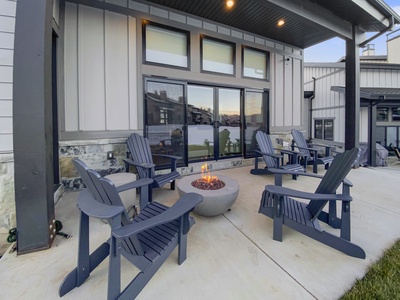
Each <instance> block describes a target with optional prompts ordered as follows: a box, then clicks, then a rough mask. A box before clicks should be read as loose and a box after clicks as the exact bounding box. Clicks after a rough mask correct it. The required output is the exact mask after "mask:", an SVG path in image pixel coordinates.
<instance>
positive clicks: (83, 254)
mask: <svg viewBox="0 0 400 300" xmlns="http://www.w3.org/2000/svg"><path fill="white" fill-rule="evenodd" d="M109 252H110V248H109V244H108V243H106V242H105V243H103V244H101V245H100V246H99V247H98V248H97V249H96V250H95V251H93V252H92V254H90V255H89V217H88V216H87V215H86V214H84V213H83V212H81V220H80V226H79V244H78V263H77V267H76V268H75V269H74V270H72V271H71V272H70V273H69V274H68V275H67V276H66V277H65V278H64V280H63V282H62V283H61V285H60V288H59V291H58V293H59V295H60V297H62V296H63V295H65V294H66V293H68V292H69V291H71V290H73V289H74V288H76V287H78V286H81V285H82V284H83V283H84V282H85V280H86V279H87V278H88V277H89V276H90V273H91V272H92V271H93V270H94V269H95V268H96V267H97V266H98V265H99V264H100V263H101V262H102V261H103V260H104V259H105V258H106V257H107V256H108V254H109Z"/></svg>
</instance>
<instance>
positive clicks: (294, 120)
mask: <svg viewBox="0 0 400 300" xmlns="http://www.w3.org/2000/svg"><path fill="white" fill-rule="evenodd" d="M106 2H107V3H109V4H112V5H108V7H107V9H106V10H103V9H102V8H100V7H89V6H86V5H82V4H76V3H69V2H66V3H65V8H63V7H61V9H60V20H61V21H60V23H61V24H64V26H61V27H62V29H61V32H62V33H63V36H62V37H61V38H62V39H63V44H64V47H63V49H61V51H63V53H64V55H63V59H64V73H63V78H64V83H63V93H62V95H61V97H60V98H61V99H60V101H61V107H62V108H63V109H62V111H61V115H60V120H61V123H60V128H61V130H60V172H61V177H62V179H63V183H64V185H65V186H67V187H74V186H79V184H78V185H76V184H74V181H75V179H74V178H71V177H70V176H71V175H73V173H74V171H73V170H72V164H71V163H70V160H71V159H72V157H74V156H80V157H81V158H82V159H84V160H85V161H88V162H89V164H90V166H91V167H94V168H96V169H98V170H100V169H104V170H108V171H107V172H114V171H118V170H120V169H121V168H122V167H123V164H122V158H124V156H125V153H124V151H121V149H124V147H126V146H125V141H124V139H125V138H126V137H127V136H128V135H129V134H131V133H132V132H139V133H141V132H142V130H143V124H144V116H143V111H144V109H143V104H144V103H143V101H144V96H143V95H144V87H143V86H144V83H143V78H144V77H145V76H158V77H165V78H168V79H173V80H178V81H185V82H190V83H201V84H209V85H215V84H217V85H220V86H231V87H239V88H252V89H259V90H263V89H268V90H269V91H270V116H269V117H270V130H271V133H272V134H275V135H276V136H277V137H280V138H283V139H284V140H287V141H290V140H291V137H290V130H291V128H293V127H295V128H299V129H303V125H304V124H303V119H304V116H303V98H302V95H303V85H302V76H303V70H302V68H303V53H302V50H301V49H297V48H294V47H291V46H290V45H283V44H281V43H278V42H276V41H272V40H268V39H265V38H260V37H257V36H254V35H251V34H249V33H246V32H242V31H239V30H236V29H234V28H228V27H226V26H223V25H221V24H217V23H212V22H209V21H205V20H202V19H200V18H196V17H192V16H188V15H185V14H183V13H182V14H177V13H175V12H172V11H168V10H166V9H164V8H163V9H160V8H158V7H157V6H152V5H145V4H142V3H138V2H134V1H128V5H129V7H127V2H126V1H106ZM143 20H146V21H150V22H155V23H157V24H161V25H168V26H170V27H173V28H178V29H181V30H186V31H188V32H190V68H189V70H183V69H178V68H171V67H164V66H158V65H151V64H145V63H143V61H142V42H143V36H142V22H143ZM201 35H206V36H209V37H213V38H217V39H220V40H225V41H227V42H234V43H235V45H236V61H235V68H236V70H235V76H233V77H232V76H223V75H216V74H210V73H202V72H201V66H200V61H201V53H200V38H201ZM242 46H250V47H253V48H257V49H261V50H265V51H268V52H269V53H270V70H269V78H270V80H269V81H265V80H255V79H248V78H243V77H242V75H241V69H242V59H241V53H242ZM121 141H122V142H121ZM65 149H68V151H65ZM107 151H114V152H115V153H116V160H114V161H113V160H111V161H110V160H107V159H106V152H107ZM76 153H78V154H76ZM95 157H96V159H95ZM214 164H215V166H217V165H219V164H218V163H214ZM225 165H226V163H221V166H225ZM236 165H237V163H235V166H236ZM187 169H189V170H190V169H191V166H189V168H184V169H182V170H181V172H183V173H185V172H187Z"/></svg>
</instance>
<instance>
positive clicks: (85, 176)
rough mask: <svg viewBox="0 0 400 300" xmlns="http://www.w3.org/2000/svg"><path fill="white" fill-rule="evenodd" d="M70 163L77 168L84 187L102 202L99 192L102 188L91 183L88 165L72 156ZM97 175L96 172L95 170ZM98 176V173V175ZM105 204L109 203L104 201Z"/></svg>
mask: <svg viewBox="0 0 400 300" xmlns="http://www.w3.org/2000/svg"><path fill="white" fill-rule="evenodd" d="M72 163H73V164H74V166H75V168H76V169H77V170H78V173H79V176H80V177H81V178H82V180H83V182H84V183H85V185H86V187H87V188H88V190H89V192H90V193H91V194H92V196H93V197H94V198H95V199H96V200H97V201H99V202H100V203H104V202H103V201H104V200H103V199H104V197H102V195H100V193H101V192H102V190H103V189H100V190H99V189H98V188H97V187H96V186H95V184H94V183H93V181H92V179H91V178H90V176H89V173H88V171H89V170H90V169H89V167H88V166H87V165H86V164H85V163H84V162H83V161H82V160H80V159H79V158H76V157H75V158H73V159H72ZM95 173H96V174H97V175H98V173H97V172H95ZM98 176H99V177H100V175H98ZM105 204H111V203H105Z"/></svg>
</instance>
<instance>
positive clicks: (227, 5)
mask: <svg viewBox="0 0 400 300" xmlns="http://www.w3.org/2000/svg"><path fill="white" fill-rule="evenodd" d="M234 4H235V1H233V0H228V1H226V7H228V8H231V7H232V6H233V5H234Z"/></svg>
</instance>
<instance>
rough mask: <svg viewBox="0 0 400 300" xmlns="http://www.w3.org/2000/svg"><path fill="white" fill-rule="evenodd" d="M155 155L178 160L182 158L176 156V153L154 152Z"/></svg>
mask: <svg viewBox="0 0 400 300" xmlns="http://www.w3.org/2000/svg"><path fill="white" fill-rule="evenodd" d="M152 155H153V156H158V157H166V158H170V159H173V160H178V159H182V156H176V155H169V154H152Z"/></svg>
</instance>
